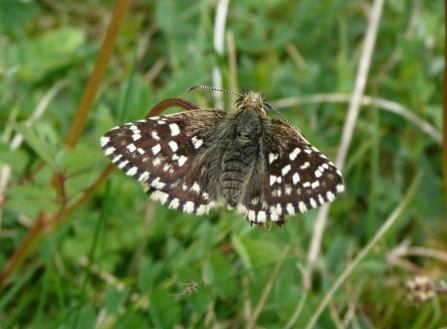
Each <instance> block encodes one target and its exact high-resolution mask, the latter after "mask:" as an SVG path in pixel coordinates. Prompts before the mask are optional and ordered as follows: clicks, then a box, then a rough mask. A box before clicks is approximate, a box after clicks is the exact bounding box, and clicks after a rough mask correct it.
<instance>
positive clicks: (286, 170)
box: [281, 164, 292, 176]
mask: <svg viewBox="0 0 447 329" xmlns="http://www.w3.org/2000/svg"><path fill="white" fill-rule="evenodd" d="M290 169H292V166H291V165H290V164H288V165H287V166H285V167H284V168H282V170H281V174H282V175H283V176H285V175H286V174H287V173H288V172H289V171H290Z"/></svg>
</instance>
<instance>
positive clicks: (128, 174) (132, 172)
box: [126, 166, 138, 177]
mask: <svg viewBox="0 0 447 329" xmlns="http://www.w3.org/2000/svg"><path fill="white" fill-rule="evenodd" d="M137 171H138V168H137V167H135V166H134V167H132V168H130V169H129V170H128V171H127V172H126V175H127V176H130V177H133V176H134V175H135V174H136V173H137Z"/></svg>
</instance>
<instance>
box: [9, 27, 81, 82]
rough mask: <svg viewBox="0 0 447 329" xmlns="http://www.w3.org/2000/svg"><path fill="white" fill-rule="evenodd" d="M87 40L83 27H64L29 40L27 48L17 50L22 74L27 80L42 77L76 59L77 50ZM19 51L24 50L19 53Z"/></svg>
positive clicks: (16, 54)
mask: <svg viewBox="0 0 447 329" xmlns="http://www.w3.org/2000/svg"><path fill="white" fill-rule="evenodd" d="M84 42H85V32H84V31H82V30H81V29H76V28H72V27H64V28H62V29H60V30H56V31H51V32H50V33H48V34H46V35H44V36H42V37H39V38H37V39H35V40H31V41H29V42H28V43H27V44H26V46H25V49H23V48H18V49H13V50H15V52H16V53H15V54H14V53H13V55H15V56H16V58H21V61H20V63H21V67H20V71H19V72H20V76H21V78H22V79H25V80H38V79H41V78H42V77H43V76H44V75H45V74H46V73H48V72H49V71H51V70H55V69H57V68H61V67H62V66H64V65H67V64H69V63H70V62H71V61H73V60H75V59H76V50H77V49H78V48H79V47H80V46H81V45H82V44H83V43H84ZM17 52H24V53H22V54H20V55H19V54H18V53H17Z"/></svg>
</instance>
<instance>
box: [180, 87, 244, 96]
mask: <svg viewBox="0 0 447 329" xmlns="http://www.w3.org/2000/svg"><path fill="white" fill-rule="evenodd" d="M197 90H212V91H221V92H223V93H228V94H233V95H236V96H239V97H244V95H242V94H239V93H235V92H234V91H231V90H225V89H219V88H214V87H208V86H194V87H191V88H189V89H188V92H189V93H192V92H193V91H197Z"/></svg>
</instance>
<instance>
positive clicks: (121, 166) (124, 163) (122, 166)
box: [117, 160, 129, 169]
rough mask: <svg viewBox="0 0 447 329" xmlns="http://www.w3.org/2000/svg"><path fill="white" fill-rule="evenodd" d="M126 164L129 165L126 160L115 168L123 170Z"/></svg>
mask: <svg viewBox="0 0 447 329" xmlns="http://www.w3.org/2000/svg"><path fill="white" fill-rule="evenodd" d="M128 163H129V161H128V160H124V161H123V162H121V163H120V164H119V165H118V166H117V167H118V168H120V169H123V168H124V167H125V166H126V165H127V164H128Z"/></svg>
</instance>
